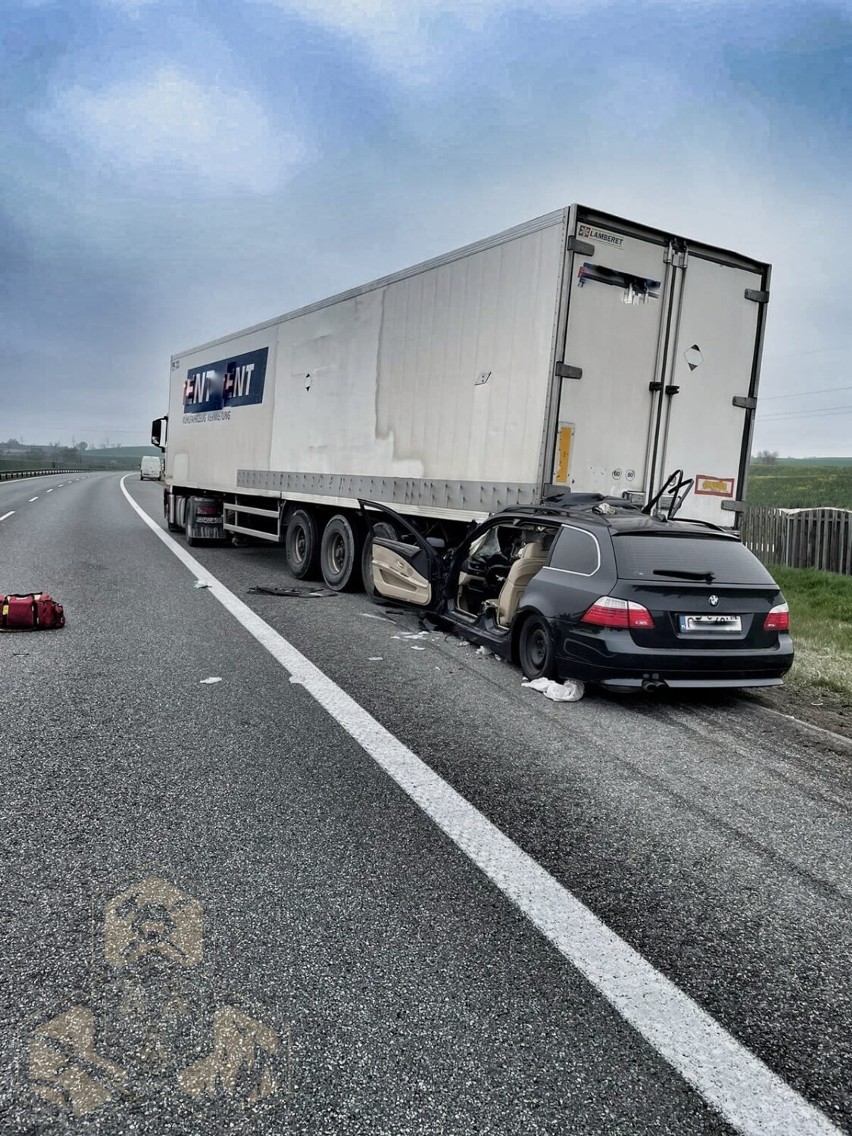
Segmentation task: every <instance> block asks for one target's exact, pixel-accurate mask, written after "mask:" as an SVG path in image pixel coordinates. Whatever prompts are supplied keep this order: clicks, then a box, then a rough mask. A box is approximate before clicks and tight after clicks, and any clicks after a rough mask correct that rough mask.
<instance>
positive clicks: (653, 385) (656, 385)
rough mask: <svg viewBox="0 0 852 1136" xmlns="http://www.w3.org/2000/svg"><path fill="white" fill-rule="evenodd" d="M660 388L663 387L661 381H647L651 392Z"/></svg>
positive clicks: (654, 392)
mask: <svg viewBox="0 0 852 1136" xmlns="http://www.w3.org/2000/svg"><path fill="white" fill-rule="evenodd" d="M662 389H663V384H662V383H658V382H654V381H652V382H650V383H648V390H649V391H650V392H651V394H656V393H657V392H658V391H661V390H662Z"/></svg>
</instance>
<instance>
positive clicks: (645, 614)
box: [580, 596, 654, 631]
mask: <svg viewBox="0 0 852 1136" xmlns="http://www.w3.org/2000/svg"><path fill="white" fill-rule="evenodd" d="M580 622H581V623H593V624H595V625H596V626H598V627H631V628H635V629H636V630H641V631H651V630H653V627H654V620H653V618H652V616H651V613H650V611H648V609H647V608H646V607H642V605H641V604H638V603H634V602H633V600H619V599H616V598H615V596H601V598H600V599H598V600H595V602H594V603H593V604H592V606H591V607H590V608H589V610H588V611H587V612H586V614H585V615H584V616H583V618H582V619H581V620H580Z"/></svg>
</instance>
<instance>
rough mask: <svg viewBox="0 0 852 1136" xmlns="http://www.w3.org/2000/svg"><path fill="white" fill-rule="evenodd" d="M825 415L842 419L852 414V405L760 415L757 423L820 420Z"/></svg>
mask: <svg viewBox="0 0 852 1136" xmlns="http://www.w3.org/2000/svg"><path fill="white" fill-rule="evenodd" d="M825 414H833V415H835V416H837V417H838V418H839V417H842V416H843V415H844V414H852V404H850V403H847V404H846V405H844V406H825V407H823V408H822V409H821V410H805V411H803V412H802V413H799V412H798V411H796V410H790V411H786V412H785V413H784V414H769V415H767V416H766V417H765V418H762V417H761V416H760V415H758V418H757V421H758V422H760V423H763V422H780V421H781V420H782V419H785V418H820V417H822V416H823V415H825Z"/></svg>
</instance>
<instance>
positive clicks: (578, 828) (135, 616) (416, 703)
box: [0, 474, 852, 1136]
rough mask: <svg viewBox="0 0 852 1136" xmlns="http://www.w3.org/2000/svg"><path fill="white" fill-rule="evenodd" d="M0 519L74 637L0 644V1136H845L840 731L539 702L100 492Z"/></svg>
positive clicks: (615, 705) (9, 567) (707, 702)
mask: <svg viewBox="0 0 852 1136" xmlns="http://www.w3.org/2000/svg"><path fill="white" fill-rule="evenodd" d="M126 487H127V490H128V491H129V494H130V496H131V497H132V498H133V499H134V500H135V501H137V502H138V503H139V504H140V505H141V507H142V509H143V510H144V511H146V512H147V513H148V514H150V516H151V517H153V518H154V520H155V521H156V524H157V526H159V531H160V532H162V527H161V490H160V487H159V486H158V485H156V484H153V483H148V482H146V483H140V481H139V480H138V478H135V477H133V476H130V477H128V479H127V481H126ZM0 518H2V520H0V592H2V591H7V592H28V591H32V590H45V591H48V592H50V593H51V594H52V595H53V596H55V597H56V598H57V599H59V600H60V601H61V602H62V603H63V604H64V606H65V610H66V616H67V626H66V627H65V628H64V629H63V630H61V631H55V632H44V633H37V634H27V633H17V634H4V635H0V678H1V679H2V681H0V690H1V691H2V708H3V729H2V734H0V754H2V774H0V841H2V852H3V856H2V871H3V877H2V906H0V911H1V912H2V934H1V936H0V937H1V938H2V944H1V945H0V984H2V1018H3V1023H2V1052H0V1132H2V1133H3V1136H15V1134H19V1133H20V1134H24V1133H52V1132H57V1133H60V1132H81V1133H95V1132H97V1133H101V1132H103V1133H146V1134H147V1133H151V1134H154V1133H157V1134H168V1133H190V1134H195V1133H198V1134H201V1133H204V1134H208V1133H210V1134H214V1136H215V1134H217V1133H220V1132H222V1133H226V1132H227V1133H230V1132H241V1131H245V1132H251V1133H261V1134H269V1136H279V1134H281V1136H284V1134H289V1133H306V1134H307V1133H311V1134H321V1133H329V1134H331V1133H346V1134H348V1133H353V1134H359V1133H371V1134H372V1133H381V1134H397V1133H398V1134H407V1133H424V1134H426V1133H428V1134H438V1133H440V1134H448V1136H455V1134H460V1136H461V1134H467V1133H471V1134H473V1133H495V1134H502V1133H505V1134H514V1133H523V1134H525V1136H526V1134H532V1133H553V1134H563V1133H590V1134H592V1133H601V1134H607V1136H609V1134H614V1133H625V1134H644V1133H648V1134H651V1133H655V1134H659V1133H673V1134H677V1136H682V1134H683V1136H688V1134H692V1133H733V1132H742V1133H764V1132H765V1133H773V1134H784V1136H786V1134H793V1133H817V1132H820V1133H822V1132H825V1133H829V1132H852V1061H850V1056H852V1028H850V1027H852V980H851V979H850V958H852V951H850V941H851V940H852V931H850V928H852V920H850V895H852V871H850V847H852V840H850V829H851V828H852V826H850V812H852V809H851V808H850V806H852V774H850V769H852V746H850V745H849V744H848V743H845V742H844V741H843V740H842V739H839V738H833V737H832V736H831V735H828V734H821V733H819V732H816V731H814V730H811V729H807V728H804V727H799V726H798V725H797V724H796V723H795V722H790V721H787V720H785V719H784V718H782V717H780V716H779V715H773V714H771V713H769V712H767V711H765V710H764V709H762V708H761V707H759V706H757V705H756V704H755V703H753V702H750V701H749V700H748V699H743V698H738V697H735V696H730V695H714V696H712V697H707V696H704V697H701V696H692V697H677V698H676V697H668V698H663V699H649V698H636V699H618V698H614V697H606V696H603V695H596V694H594V692H590V693H589V694H588V696H587V697H586V698H585V699H584V700H583V701H581V702H578V703H573V704H555V703H551V702H549V701H548V700H546V699H545V698H543V697H542V696H541V695H539V694H536V693H533V692H530V691H527V690H524V689H523V688H522V685H521V676H520V673H519V672H518V671H517V670H515V669H514V668H512V667H510V666H508V665H506V664H502V663H499V662H498V661H497V660H496V659H494V658H493V657H488V656H485V655H480V654H478V653H477V652H476V651H475V650H474V649H473V648H472V647H469V646H466V645H463V644H461V643H460V642H459V641H457V640H455V639H454V638H452V637H449V636H446V635H444V634H443V633H442V632H439V631H436V630H434V629H433V628H430V627H429V626H425V627H421V626H420V624H419V623H418V621H417V618H416V617H415V616H413V615H411V614H404V613H400V612H399V611H398V610H394V609H393V608H388V607H380V606H374V605H373V604H371V603H370V602H369V601H368V600H367V599H366V598H365V597H364V596H362V595H327V594H322V593H323V591H324V590H323V589H322V588H321V586H320V587H319V589H318V591H319V593H320V594H316V595H308V594H301V595H297V596H272V595H265V594H255V593H252V592H250V591H249V589H250V588H252V587H254V586H258V585H261V586H264V585H272V586H284V587H287V586H290V587H295V588H297V589H298V590H299V591H300V592H304V590H305V585H304V584H301V583H298V582H295V581H293V580H292V579H291V578H290V577H289V576H288V575H287V573H286V570H285V569H284V567H283V555H282V550H280V549H278V548H275V547H271V546H266V545H260V544H257V545H250V546H248V547H245V548H239V549H237V548H232V547H224V548H223V547H209V546H208V547H196V548H193V549H191V550H187V549H186V546H185V544H184V543H183V541H182V538H181V537H180V536H178V537H177V538H176V540H175V541H173V542H172V541H169V540H168V539H167V540H165V541H164V540H162V539H160V538H158V536H157V534H156V533H155V532H153V531H152V530H151V528H150V527H148V526H147V525H146V524H145V522H144V520H143V519H142V517H140V516H139V515H138V514H137V512H136V511H135V510H134V509H133V507H132V506H131V504H130V503H129V501H128V500H127V499H126V497H125V494H124V493H123V492H122V488H121V479H120V477H118V476H116V475H112V474H89V475H82V476H80V477H76V476H75V477H70V478H69V477H68V476H64V477H63V476H61V475H60V476H56V477H42V478H34V479H30V480H27V481H21V482H11V483H3V484H0ZM176 549H177V550H178V551H180V550H181V549H182V550H183V553H182V555H183V559H181V558H180V557H179V556H178V555H176V554H175V550H176ZM191 558H194V560H193V559H191ZM197 579H200V580H201V581H202V582H204V583H207V584H209V585H210V586H209V587H203V588H202V587H196V586H195V582H196V580H197ZM412 636H418V637H417V638H413V637H412ZM208 680H217V681H208Z"/></svg>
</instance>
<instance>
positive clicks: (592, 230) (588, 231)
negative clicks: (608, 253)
mask: <svg viewBox="0 0 852 1136" xmlns="http://www.w3.org/2000/svg"><path fill="white" fill-rule="evenodd" d="M577 236H578V237H585V238H586V240H588V241H601V243H602V244H605V245H609V246H610V247H611V248H623V247H624V237H617V236H616V235H615V233H608V232H607V231H606V230H605V229H598V228H596V227H595V226H594V225H578V226H577Z"/></svg>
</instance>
